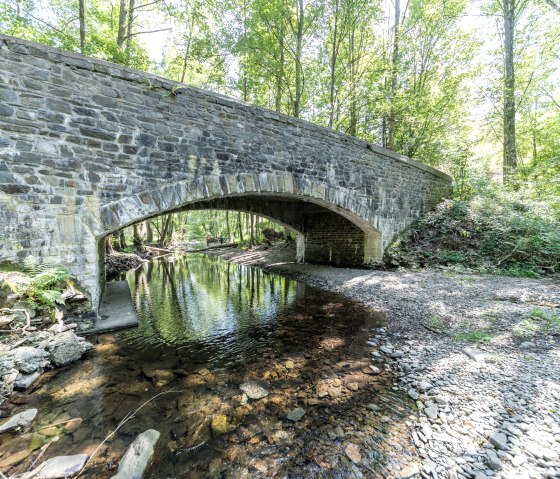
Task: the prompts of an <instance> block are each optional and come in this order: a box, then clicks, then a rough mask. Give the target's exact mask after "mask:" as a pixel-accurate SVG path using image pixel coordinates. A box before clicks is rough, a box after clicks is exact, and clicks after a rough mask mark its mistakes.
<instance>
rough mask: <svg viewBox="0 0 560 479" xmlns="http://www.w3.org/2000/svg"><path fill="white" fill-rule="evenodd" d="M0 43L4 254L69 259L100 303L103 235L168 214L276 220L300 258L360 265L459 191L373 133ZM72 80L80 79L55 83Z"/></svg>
mask: <svg viewBox="0 0 560 479" xmlns="http://www.w3.org/2000/svg"><path fill="white" fill-rule="evenodd" d="M0 39H1V40H2V42H3V44H4V45H5V48H7V49H8V50H9V52H10V54H9V55H0V70H1V71H2V72H3V81H4V83H5V84H7V85H10V89H9V90H3V91H4V92H6V91H9V93H4V95H5V97H6V98H7V100H8V102H9V104H5V103H3V104H2V108H1V109H0V131H7V132H9V133H10V134H9V135H2V141H1V142H0V163H3V164H5V165H6V168H5V171H2V177H3V178H4V179H3V180H2V181H5V183H4V182H3V183H0V196H1V201H2V204H3V205H4V207H3V208H0V224H2V229H3V231H2V232H3V234H4V236H5V237H6V238H7V239H8V240H9V241H4V242H2V243H0V254H1V255H2V258H3V259H5V260H11V261H19V260H20V259H21V258H23V257H26V256H29V255H33V256H35V257H36V258H38V259H39V260H41V261H51V260H52V261H53V262H56V263H57V264H61V265H63V266H66V267H68V268H69V269H70V270H71V272H72V273H73V274H75V276H76V278H77V279H78V281H79V282H80V283H81V284H82V285H83V286H84V287H85V288H86V289H87V290H88V291H89V294H90V295H91V297H92V300H93V304H94V306H97V305H98V304H99V300H100V293H101V289H102V288H101V285H100V284H99V278H100V277H102V276H103V275H102V274H100V273H101V272H100V267H101V266H100V265H101V264H102V255H103V250H102V248H98V246H99V242H100V240H101V239H102V238H103V237H104V236H106V235H107V234H108V233H111V232H113V231H115V230H117V229H119V228H121V227H123V226H126V225H130V224H132V223H134V222H137V221H140V220H142V219H144V218H147V217H150V216H154V215H156V214H158V213H160V212H163V211H168V210H173V209H177V208H183V207H188V208H192V209H195V208H197V209H199V208H211V207H217V206H218V207H220V208H228V209H236V208H240V209H242V210H243V211H250V212H254V213H257V214H261V215H263V216H270V217H271V218H273V219H276V220H277V221H279V222H281V223H282V224H284V225H286V226H288V227H290V228H292V229H293V230H294V231H296V232H297V235H298V238H297V246H298V259H299V260H300V261H305V262H317V263H331V264H339V265H362V264H371V263H374V262H375V261H377V260H379V259H380V258H381V256H382V254H383V250H384V248H385V247H386V246H387V245H388V244H389V243H390V241H391V240H392V239H393V237H394V236H395V235H396V234H397V233H399V232H400V231H402V230H403V229H404V228H406V227H407V226H408V225H409V224H410V223H411V222H412V221H413V220H414V219H416V218H418V217H419V216H421V215H422V214H424V213H425V212H427V211H428V210H429V209H431V208H432V207H434V206H435V205H436V204H437V203H438V202H439V200H440V199H441V198H442V197H444V196H446V195H448V194H449V192H450V186H451V181H450V178H449V177H448V176H446V175H444V174H443V173H441V172H438V171H436V170H434V169H432V168H430V167H428V166H425V165H422V164H419V163H417V162H415V161H413V160H411V159H409V158H405V157H402V156H400V155H397V154H395V153H393V152H390V151H388V150H385V149H383V148H379V147H377V146H375V145H372V144H368V143H367V142H365V141H362V140H359V139H356V138H351V137H349V136H346V135H344V134H340V133H336V132H333V131H330V130H328V129H326V128H322V127H319V126H316V125H312V124H310V123H308V122H305V121H302V120H299V119H295V118H290V117H288V116H285V115H280V114H277V113H275V112H271V111H268V110H265V109H263V108H260V107H256V106H250V105H247V104H244V103H242V102H239V101H236V100H234V99H229V98H224V97H222V96H220V95H216V94H214V93H211V92H205V91H202V90H199V89H194V88H189V87H187V86H181V94H180V95H175V96H173V95H170V89H171V88H173V86H174V85H175V84H174V82H171V81H166V82H165V88H164V83H163V82H162V81H161V79H159V78H157V77H154V76H152V75H149V74H147V73H144V72H139V71H134V70H131V69H128V68H126V67H122V66H118V65H112V64H109V63H106V62H103V61H100V60H96V59H92V58H87V57H83V56H80V55H76V54H73V53H69V52H65V51H62V50H57V49H53V48H51V47H46V46H41V45H36V44H32V43H30V42H25V41H22V40H18V39H15V38H12V37H7V36H0ZM79 73H87V74H86V75H81V74H79ZM21 79H26V81H27V82H28V85H27V86H26V84H25V83H23V82H22V81H21ZM61 79H64V80H63V81H68V82H69V84H70V85H71V86H72V88H60V87H58V86H57V85H55V83H56V84H59V83H60V81H61ZM148 79H149V81H148ZM30 81H32V82H33V83H32V84H29V82H30ZM177 85H178V84H177ZM29 88H31V90H32V91H38V92H40V95H37V97H35V96H30V95H29V91H30V90H29ZM82 105H86V106H82ZM23 118H25V119H26V120H22V119H23ZM22 168H24V170H22ZM23 171H24V172H23ZM28 179H30V183H28V182H27V181H28Z"/></svg>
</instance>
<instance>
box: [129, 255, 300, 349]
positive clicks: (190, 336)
mask: <svg viewBox="0 0 560 479" xmlns="http://www.w3.org/2000/svg"><path fill="white" fill-rule="evenodd" d="M129 281H130V283H131V289H132V291H133V297H134V302H135V305H136V309H137V311H138V315H139V319H140V332H141V334H144V335H156V336H157V337H158V338H159V339H160V340H161V341H163V342H165V343H172V344H177V343H181V342H184V341H200V340H204V339H206V338H208V337H211V336H221V335H226V334H230V333H233V332H235V333H236V338H237V339H242V338H243V337H244V336H245V335H248V336H250V335H251V334H254V332H252V329H253V328H254V327H255V326H258V325H262V324H265V323H267V322H268V321H270V320H271V319H273V318H274V317H275V316H276V315H277V313H278V312H279V311H280V310H282V309H284V308H286V307H287V306H289V305H291V304H292V303H293V301H294V300H295V299H296V297H297V296H299V294H298V287H297V283H296V282H295V281H292V280H289V279H286V278H283V277H280V276H275V275H272V274H268V273H265V272H263V271H261V270H257V269H254V268H248V267H245V266H242V265H235V264H232V263H228V262H225V261H223V260H221V259H219V258H214V257H208V256H203V255H190V256H184V257H180V258H173V261H169V260H167V259H162V260H154V261H150V262H148V263H147V264H145V265H144V266H143V267H142V268H139V269H138V270H136V271H135V272H134V274H131V275H129Z"/></svg>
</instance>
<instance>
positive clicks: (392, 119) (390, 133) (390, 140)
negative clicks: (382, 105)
mask: <svg viewBox="0 0 560 479" xmlns="http://www.w3.org/2000/svg"><path fill="white" fill-rule="evenodd" d="M400 18H401V2H400V0H395V24H394V31H393V54H392V56H391V86H390V93H389V116H388V118H387V148H388V149H389V150H394V149H395V129H396V124H397V119H396V111H395V110H396V109H395V95H396V92H397V74H398V60H399V24H400Z"/></svg>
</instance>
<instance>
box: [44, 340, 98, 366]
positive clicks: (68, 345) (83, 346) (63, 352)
mask: <svg viewBox="0 0 560 479" xmlns="http://www.w3.org/2000/svg"><path fill="white" fill-rule="evenodd" d="M91 348H92V345H91V344H90V343H88V342H87V341H86V340H85V339H84V338H81V337H79V336H76V334H75V333H74V332H73V331H66V332H64V333H62V334H59V335H57V336H56V337H55V339H54V340H53V341H52V342H51V343H50V344H49V345H48V346H47V348H46V349H47V351H48V353H49V356H50V360H51V362H52V363H53V364H54V365H55V366H66V365H67V364H71V363H73V362H75V361H77V360H78V359H80V358H81V357H82V355H83V354H84V353H85V352H86V351H89V350H90V349H91Z"/></svg>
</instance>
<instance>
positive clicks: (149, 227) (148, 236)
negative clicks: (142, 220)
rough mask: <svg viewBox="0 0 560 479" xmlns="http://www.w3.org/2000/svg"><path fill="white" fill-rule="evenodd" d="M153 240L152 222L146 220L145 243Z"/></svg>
mask: <svg viewBox="0 0 560 479" xmlns="http://www.w3.org/2000/svg"><path fill="white" fill-rule="evenodd" d="M153 241H154V230H153V229H152V222H151V221H150V220H148V221H146V243H148V244H150V243H152V242H153Z"/></svg>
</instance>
